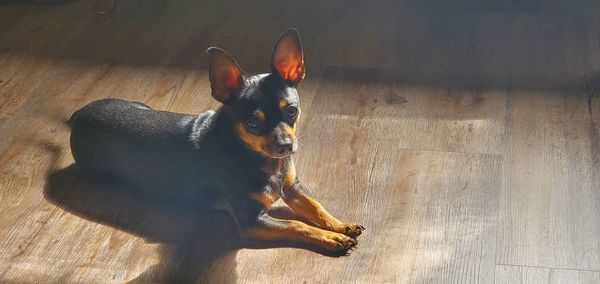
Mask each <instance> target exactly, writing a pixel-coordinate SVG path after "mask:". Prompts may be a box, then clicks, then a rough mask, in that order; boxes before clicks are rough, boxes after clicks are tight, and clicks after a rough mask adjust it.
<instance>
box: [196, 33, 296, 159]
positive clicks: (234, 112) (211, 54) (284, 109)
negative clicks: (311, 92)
mask: <svg viewBox="0 0 600 284" xmlns="http://www.w3.org/2000/svg"><path fill="white" fill-rule="evenodd" d="M207 53H208V58H209V78H210V85H211V89H212V96H213V97H214V98H215V99H216V100H218V101H220V102H221V103H223V104H224V110H225V111H226V112H227V113H228V114H229V115H230V116H231V118H232V119H233V122H234V128H235V132H236V134H237V135H238V136H239V138H240V140H241V141H243V142H244V144H246V146H248V148H250V149H251V150H252V151H254V152H257V153H259V154H261V155H263V156H265V157H269V158H285V157H288V156H290V155H291V154H293V153H294V152H295V151H296V149H297V147H298V146H297V141H296V133H295V130H296V124H297V123H298V118H299V116H300V101H299V99H298V91H297V90H296V87H297V86H298V83H300V81H302V79H304V54H303V52H302V43H301V41H300V35H299V34H298V31H296V30H295V29H288V30H287V31H285V32H284V33H283V34H281V36H279V39H277V41H276V43H275V47H274V49H273V55H272V57H271V70H272V72H271V73H269V74H260V75H255V76H251V77H248V78H245V77H244V73H243V72H242V69H241V68H240V66H239V65H238V64H237V62H236V61H235V60H234V59H233V58H232V57H231V56H230V55H229V54H228V53H227V52H225V51H224V50H222V49H220V48H216V47H211V48H209V49H208V51H207Z"/></svg>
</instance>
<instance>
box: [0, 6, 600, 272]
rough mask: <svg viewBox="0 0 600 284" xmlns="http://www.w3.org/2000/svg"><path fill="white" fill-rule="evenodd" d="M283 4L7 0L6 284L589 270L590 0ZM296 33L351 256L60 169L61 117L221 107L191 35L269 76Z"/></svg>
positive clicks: (595, 128) (597, 242) (597, 113)
mask: <svg viewBox="0 0 600 284" xmlns="http://www.w3.org/2000/svg"><path fill="white" fill-rule="evenodd" d="M295 2H298V3H293V4H289V3H288V4H285V3H287V2H285V1H256V2H255V3H254V4H248V3H246V1H232V0H228V1H192V0H181V1H159V0H143V1H142V0H118V2H117V9H116V12H115V14H114V17H113V19H112V20H110V21H108V22H97V21H94V19H93V16H92V13H91V9H92V7H93V5H94V1H87V0H86V1H72V2H68V3H67V4H60V5H22V4H15V3H5V2H1V1H0V282H18V283H23V282H25V283H46V282H57V283H59V282H60V283H89V282H96V283H122V282H129V281H131V282H133V283H148V282H177V281H179V282H216V283H221V282H246V283H281V282H291V283H299V282H304V281H305V282H308V283H339V282H357V283H380V282H388V283H494V282H497V283H600V17H598V11H600V3H599V2H597V1H594V0H587V1H586V0H578V1H559V0H551V1H541V0H533V1H500V0H487V1H474V0H460V1H444V2H439V1H434V0H425V1H416V0H404V1H383V2H381V3H379V4H378V5H376V6H373V5H372V6H369V5H368V4H365V3H363V1H330V2H323V1H295ZM300 2H301V3H300ZM442 3H443V4H442ZM289 26H294V27H297V28H298V29H299V30H300V32H301V34H302V36H303V39H304V47H305V53H306V65H307V70H308V71H307V72H308V77H307V80H306V81H305V82H304V83H303V84H302V85H301V87H300V93H301V100H302V108H303V118H302V119H303V120H302V121H301V124H300V130H299V131H300V132H301V134H300V143H301V144H300V149H299V153H298V154H297V158H296V161H297V167H298V173H299V175H300V177H301V178H302V180H303V181H304V182H305V183H306V184H307V186H308V187H309V188H310V189H311V191H312V192H313V193H314V195H316V197H317V199H319V200H321V201H322V202H323V203H324V204H325V206H326V207H327V208H329V210H330V211H331V212H333V213H334V215H336V216H338V217H339V218H341V219H343V220H346V221H353V222H357V223H360V224H362V225H364V226H365V227H367V231H366V232H365V233H364V234H363V235H362V236H361V237H360V238H359V247H358V249H356V250H354V251H352V253H351V254H350V255H348V256H344V257H329V256H325V255H322V254H320V253H318V252H314V251H311V250H305V249H300V248H293V247H278V246H281V245H278V244H273V245H265V246H261V247H257V246H249V245H247V244H243V243H241V242H240V241H239V240H238V239H237V238H236V237H235V232H234V229H233V227H232V226H231V223H230V220H229V218H228V216H227V215H226V214H225V213H223V212H209V213H203V214H198V213H195V212H190V211H189V210H187V209H183V208H179V207H178V206H176V205H173V204H157V203H156V202H154V201H151V200H148V199H146V198H145V197H144V196H137V195H136V194H135V193H134V192H131V191H129V190H127V189H126V188H121V187H120V186H111V187H107V186H103V185H97V184H93V183H91V182H89V181H86V180H84V179H83V178H80V177H79V175H78V173H77V171H76V169H75V168H74V167H72V166H71V165H72V163H73V159H72V157H71V154H70V151H69V147H68V137H69V132H68V129H66V128H65V127H64V125H63V123H62V121H64V119H65V118H66V117H68V115H70V114H71V113H72V112H73V111H74V110H76V109H78V108H79V107H81V106H83V105H84V104H86V103H88V102H90V101H92V100H95V99H100V98H104V97H118V98H125V99H132V100H138V101H142V102H145V103H147V104H149V105H151V106H152V107H154V108H157V109H165V110H171V111H176V112H185V113H200V112H202V111H205V110H207V109H214V108H216V107H218V104H217V103H216V102H214V101H213V100H212V99H211V98H210V95H209V93H210V86H209V83H208V75H207V73H206V65H207V64H206V59H205V54H204V50H205V49H206V48H207V47H209V46H212V45H218V46H220V47H223V48H225V49H227V50H229V51H230V52H231V53H232V54H233V55H234V56H235V57H236V58H237V59H238V60H239V62H240V64H241V65H242V67H243V68H244V69H245V70H246V73H249V74H252V73H256V72H265V71H267V70H268V63H269V62H268V59H269V55H270V52H271V45H272V43H273V40H274V38H275V37H276V36H277V35H278V34H279V33H280V32H281V31H283V30H284V29H285V28H286V27H289ZM279 211H281V212H280V214H285V210H284V208H282V209H280V210H279Z"/></svg>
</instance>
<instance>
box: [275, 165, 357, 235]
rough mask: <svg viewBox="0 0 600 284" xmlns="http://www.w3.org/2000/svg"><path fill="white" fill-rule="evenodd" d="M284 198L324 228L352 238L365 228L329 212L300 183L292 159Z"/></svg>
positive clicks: (297, 210) (307, 217) (291, 205)
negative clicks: (342, 220)
mask: <svg viewBox="0 0 600 284" xmlns="http://www.w3.org/2000/svg"><path fill="white" fill-rule="evenodd" d="M283 200H284V201H285V203H287V205H288V206H290V208H292V210H294V211H295V212H296V213H298V214H299V215H301V216H302V217H304V218H306V219H308V220H310V221H312V222H315V223H316V224H317V225H319V227H321V228H323V229H326V230H329V231H333V232H337V233H342V234H344V235H347V236H350V237H352V238H356V237H358V236H360V234H362V232H363V230H364V229H365V228H364V227H363V226H360V225H357V224H350V223H344V222H341V221H340V220H338V219H336V218H335V217H333V216H332V215H331V214H329V212H327V210H325V208H324V207H323V205H321V204H320V203H319V202H318V201H316V200H315V199H314V198H313V197H312V196H311V195H310V193H309V192H308V190H307V189H306V188H305V187H304V186H303V185H302V184H301V183H300V180H299V179H298V178H297V177H296V168H295V166H294V163H293V161H291V160H290V162H289V164H288V166H287V173H286V178H285V181H284V189H283Z"/></svg>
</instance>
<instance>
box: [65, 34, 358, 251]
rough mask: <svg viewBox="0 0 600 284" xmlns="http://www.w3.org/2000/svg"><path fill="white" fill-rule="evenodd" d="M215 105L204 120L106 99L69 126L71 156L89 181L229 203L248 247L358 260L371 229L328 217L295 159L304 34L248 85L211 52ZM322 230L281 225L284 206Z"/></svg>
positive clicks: (225, 58) (282, 46)
mask: <svg viewBox="0 0 600 284" xmlns="http://www.w3.org/2000/svg"><path fill="white" fill-rule="evenodd" d="M207 54H208V61H209V80H210V84H211V90H212V91H211V95H212V97H213V98H214V99H216V100H217V101H219V102H221V103H222V106H221V107H220V108H219V109H218V110H216V111H208V112H205V113H202V114H200V115H188V114H179V113H172V112H166V111H157V110H153V109H152V108H150V107H149V106H147V105H145V104H143V103H139V102H130V101H125V100H120V99H111V98H109V99H102V100H97V101H94V102H91V103H89V104H88V105H86V106H84V107H82V108H81V109H79V110H77V111H76V112H75V113H74V114H73V115H72V116H71V118H70V119H69V121H68V123H69V126H70V128H71V137H70V144H71V152H72V154H73V158H74V159H75V163H76V165H77V166H78V168H79V169H80V171H81V173H82V174H83V175H85V176H87V177H90V178H93V179H97V180H101V181H108V180H117V181H119V182H123V183H126V184H129V185H131V186H132V187H134V188H138V189H143V190H146V191H148V192H149V193H151V194H155V195H157V196H160V197H162V198H165V199H174V200H177V201H182V202H187V203H190V204H192V205H194V204H198V206H199V204H205V203H207V202H209V203H210V202H212V201H214V200H227V201H228V204H229V208H230V209H231V211H232V214H233V217H234V219H235V220H236V223H237V225H238V227H239V232H240V237H241V239H245V240H259V241H260V240H266V241H295V242H301V243H305V244H309V245H316V246H318V247H319V248H323V249H325V250H328V251H333V252H340V251H346V252H347V251H348V250H349V249H351V248H353V247H355V246H356V244H357V240H356V238H357V237H358V236H359V235H361V233H362V232H363V230H364V229H365V228H364V227H363V226H360V225H357V224H353V223H344V222H341V221H339V220H338V219H336V218H335V217H333V216H332V215H331V214H330V213H328V212H327V211H326V210H325V209H324V207H323V206H322V205H321V204H320V203H319V202H317V201H316V200H315V199H314V198H313V197H311V194H310V193H309V191H308V190H307V189H306V188H305V187H304V186H303V185H302V183H301V182H300V179H299V178H298V176H297V173H296V168H295V165H294V161H293V158H292V157H293V154H294V153H295V152H296V150H297V148H298V141H297V138H296V132H295V131H296V126H297V124H298V119H299V117H300V113H301V111H300V102H299V97H298V90H297V86H298V84H299V83H300V82H301V81H302V80H303V79H304V75H305V69H304V53H303V49H302V43H301V40H300V35H299V34H298V32H297V31H296V30H295V29H293V28H292V29H288V30H286V31H285V32H284V33H282V34H281V35H280V36H279V38H278V39H277V41H276V43H275V47H274V49H273V53H272V58H271V73H266V74H259V75H254V76H250V77H248V78H246V77H244V73H243V71H242V69H241V68H240V66H239V65H238V63H237V62H236V61H235V60H234V59H233V58H232V57H231V56H230V55H229V54H228V53H227V52H226V51H224V50H222V49H220V48H217V47H211V48H209V49H208V50H207ZM280 198H282V199H283V201H284V202H285V203H286V204H287V205H288V206H289V207H290V208H291V209H292V210H293V211H295V212H296V213H297V214H298V215H300V216H302V217H303V218H304V219H307V220H309V221H311V223H314V224H313V225H309V224H307V223H309V222H307V223H304V222H301V221H297V220H287V219H278V218H274V217H272V216H270V215H269V214H268V212H267V211H268V209H269V208H270V207H271V205H272V204H273V203H274V202H275V201H276V200H278V199H280Z"/></svg>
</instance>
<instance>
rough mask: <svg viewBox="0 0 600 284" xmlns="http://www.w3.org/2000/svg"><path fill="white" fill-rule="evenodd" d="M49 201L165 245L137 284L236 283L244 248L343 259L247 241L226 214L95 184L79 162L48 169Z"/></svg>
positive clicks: (289, 214)
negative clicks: (272, 249) (237, 261)
mask: <svg viewBox="0 0 600 284" xmlns="http://www.w3.org/2000/svg"><path fill="white" fill-rule="evenodd" d="M52 150H53V152H54V151H57V149H52ZM44 197H45V198H46V200H48V201H49V202H51V203H53V204H54V205H56V206H58V207H60V208H62V209H64V210H66V211H68V212H70V213H72V214H74V215H77V216H79V217H81V218H84V219H86V220H89V221H93V222H96V223H100V224H103V225H107V226H110V227H112V228H115V229H118V230H121V231H124V232H127V233H129V234H132V235H135V236H137V237H141V238H144V239H145V240H146V241H147V242H151V243H160V244H161V246H160V254H161V261H160V263H159V264H156V265H154V266H152V267H150V268H148V269H147V270H146V271H144V272H141V274H139V276H137V277H136V278H135V279H134V280H132V281H131V282H133V283H149V282H208V281H211V280H212V281H218V282H226V283H227V282H236V280H237V275H236V269H235V268H236V255H237V251H238V250H239V249H241V248H252V249H261V248H277V247H294V248H302V249H308V250H312V251H314V252H317V253H320V254H324V255H327V256H340V255H343V254H331V253H328V252H326V251H323V250H322V249H319V248H317V247H312V246H307V245H305V244H301V243H294V242H244V241H242V240H240V239H239V237H238V231H237V227H236V226H235V222H234V221H233V219H232V218H231V216H230V215H229V214H228V213H227V212H226V211H221V210H210V209H198V208H190V207H188V206H183V205H181V204H173V203H167V202H162V201H160V200H156V199H152V198H149V197H148V196H146V195H145V194H144V193H143V192H142V191H140V190H135V189H133V188H130V187H128V186H125V185H122V184H118V183H98V182H95V181H91V180H89V179H87V178H85V177H84V176H82V175H81V174H80V173H79V170H78V168H77V166H76V165H75V164H72V165H71V166H69V167H67V168H64V169H61V170H50V171H49V173H48V175H47V179H46V185H45V187H44ZM269 214H271V215H273V216H276V217H279V218H286V219H297V220H302V218H300V217H299V216H298V215H296V214H295V213H294V212H293V211H291V210H290V209H289V208H288V207H285V206H277V207H274V208H273V209H272V210H270V211H269ZM302 221H305V222H306V220H302ZM136 273H137V272H136Z"/></svg>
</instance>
